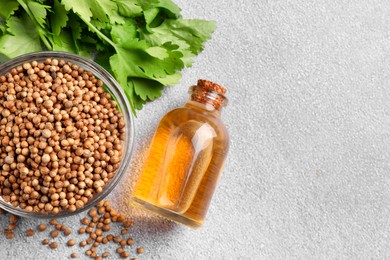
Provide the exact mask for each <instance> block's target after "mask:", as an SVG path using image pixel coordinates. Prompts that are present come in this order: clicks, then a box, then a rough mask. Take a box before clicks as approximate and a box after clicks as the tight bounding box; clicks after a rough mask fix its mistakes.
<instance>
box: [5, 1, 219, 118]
mask: <svg viewBox="0 0 390 260" xmlns="http://www.w3.org/2000/svg"><path fill="white" fill-rule="evenodd" d="M180 11H181V10H180V8H179V7H178V6H177V5H176V4H175V3H173V2H172V1H171V0H1V3H0V62H3V61H6V60H8V59H11V58H14V57H16V56H19V55H22V54H25V53H29V52H36V51H41V50H43V49H46V50H55V51H65V52H71V53H76V54H79V55H82V56H84V57H88V58H92V57H94V59H95V61H96V62H97V63H99V64H100V65H102V66H103V67H104V68H105V69H107V70H108V71H109V72H110V73H111V74H113V75H114V77H115V78H116V80H117V81H118V82H119V84H120V85H121V86H122V88H123V90H124V92H125V93H126V95H127V98H128V99H129V101H130V104H131V106H132V109H133V112H134V113H135V111H136V110H137V109H141V108H142V106H143V105H144V104H145V102H147V101H150V100H154V99H156V98H158V97H160V96H161V92H162V90H163V88H164V86H172V85H175V84H177V83H178V81H179V79H180V77H181V74H180V71H181V70H182V69H183V68H184V67H190V66H191V65H192V63H193V57H195V56H196V55H197V54H199V52H201V51H202V50H203V43H204V42H205V41H206V40H207V39H210V37H211V33H212V32H213V31H214V29H215V23H214V22H212V21H204V20H187V19H183V18H182V17H181V15H180Z"/></svg>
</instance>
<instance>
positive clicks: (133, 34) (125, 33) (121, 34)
mask: <svg viewBox="0 0 390 260" xmlns="http://www.w3.org/2000/svg"><path fill="white" fill-rule="evenodd" d="M110 34H111V39H112V41H113V42H114V43H116V44H118V45H122V44H124V43H125V42H128V41H131V40H134V39H136V38H138V36H137V34H138V32H137V27H136V23H135V21H134V20H132V19H126V21H125V23H124V24H115V25H113V26H112V29H111V32H110Z"/></svg>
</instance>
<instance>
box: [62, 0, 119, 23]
mask: <svg viewBox="0 0 390 260" xmlns="http://www.w3.org/2000/svg"><path fill="white" fill-rule="evenodd" d="M61 3H62V4H63V5H64V6H65V9H66V10H67V11H69V10H73V12H75V13H77V14H78V15H80V18H81V19H82V20H85V21H87V22H89V21H90V20H91V18H95V19H98V20H99V21H101V22H111V23H113V24H114V23H123V22H124V18H123V17H122V16H121V15H120V14H119V13H118V6H117V5H116V3H115V2H113V1H110V0H77V3H76V4H75V1H74V0H62V1H61Z"/></svg>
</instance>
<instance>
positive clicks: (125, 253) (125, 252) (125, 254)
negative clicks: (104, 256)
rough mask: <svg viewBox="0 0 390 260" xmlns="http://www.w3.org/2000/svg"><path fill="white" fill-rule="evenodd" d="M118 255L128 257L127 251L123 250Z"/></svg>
mask: <svg viewBox="0 0 390 260" xmlns="http://www.w3.org/2000/svg"><path fill="white" fill-rule="evenodd" d="M120 256H121V257H122V258H128V257H129V252H127V251H124V252H122V253H121V254H120Z"/></svg>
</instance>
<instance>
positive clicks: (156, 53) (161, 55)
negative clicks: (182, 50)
mask: <svg viewBox="0 0 390 260" xmlns="http://www.w3.org/2000/svg"><path fill="white" fill-rule="evenodd" d="M145 51H146V53H147V54H149V55H150V56H152V57H155V58H157V59H160V60H163V59H166V58H168V57H169V54H168V51H167V49H164V48H161V47H150V48H147V49H146V50H145Z"/></svg>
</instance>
